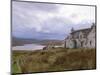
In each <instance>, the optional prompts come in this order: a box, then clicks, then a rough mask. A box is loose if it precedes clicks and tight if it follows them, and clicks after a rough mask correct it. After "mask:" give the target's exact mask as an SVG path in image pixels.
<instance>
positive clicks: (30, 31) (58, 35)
mask: <svg viewBox="0 0 100 75" xmlns="http://www.w3.org/2000/svg"><path fill="white" fill-rule="evenodd" d="M93 22H95V7H93V6H77V5H61V4H45V3H31V2H18V1H13V2H12V34H13V36H15V37H21V38H35V39H64V38H65V37H66V36H67V35H68V34H69V33H70V30H71V28H72V27H73V28H74V29H76V30H77V29H83V28H88V27H91V23H93Z"/></svg>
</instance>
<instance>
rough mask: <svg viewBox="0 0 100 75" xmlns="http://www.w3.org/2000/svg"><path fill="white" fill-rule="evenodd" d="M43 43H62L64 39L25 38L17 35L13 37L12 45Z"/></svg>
mask: <svg viewBox="0 0 100 75" xmlns="http://www.w3.org/2000/svg"><path fill="white" fill-rule="evenodd" d="M34 43H35V44H41V45H48V44H53V45H61V44H62V40H48V39H46V40H38V39H25V38H17V37H12V46H20V45H24V44H34Z"/></svg>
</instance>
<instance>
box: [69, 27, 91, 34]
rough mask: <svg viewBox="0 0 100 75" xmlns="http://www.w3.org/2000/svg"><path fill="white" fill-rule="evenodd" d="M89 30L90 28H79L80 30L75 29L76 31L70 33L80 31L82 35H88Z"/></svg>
mask: <svg viewBox="0 0 100 75" xmlns="http://www.w3.org/2000/svg"><path fill="white" fill-rule="evenodd" d="M90 31H91V28H87V29H80V30H76V31H73V32H71V34H72V35H73V34H75V33H77V32H82V33H84V35H88V33H89V32H90Z"/></svg>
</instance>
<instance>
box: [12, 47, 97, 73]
mask: <svg viewBox="0 0 100 75" xmlns="http://www.w3.org/2000/svg"><path fill="white" fill-rule="evenodd" d="M95 54H96V52H95V49H66V48H55V49H50V50H38V51H13V52H12V73H27V72H28V73H29V72H47V71H64V70H85V69H95V68H96V55H95Z"/></svg>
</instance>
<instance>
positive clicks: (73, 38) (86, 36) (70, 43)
mask: <svg viewBox="0 0 100 75" xmlns="http://www.w3.org/2000/svg"><path fill="white" fill-rule="evenodd" d="M95 39H96V25H95V24H94V23H93V24H92V26H91V28H87V29H80V30H74V29H73V28H72V29H71V33H70V34H69V36H68V37H67V38H65V40H64V47H65V48H95V47H96V46H95V45H96V40H95Z"/></svg>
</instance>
